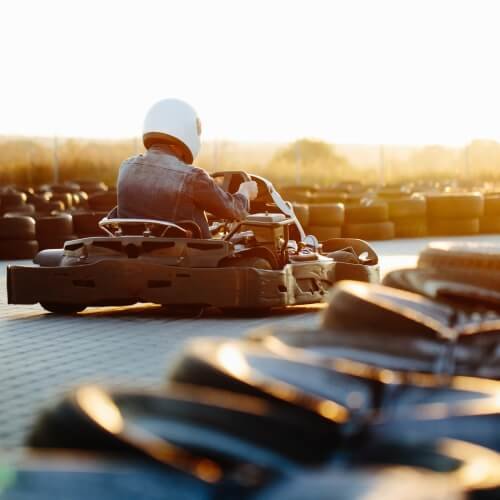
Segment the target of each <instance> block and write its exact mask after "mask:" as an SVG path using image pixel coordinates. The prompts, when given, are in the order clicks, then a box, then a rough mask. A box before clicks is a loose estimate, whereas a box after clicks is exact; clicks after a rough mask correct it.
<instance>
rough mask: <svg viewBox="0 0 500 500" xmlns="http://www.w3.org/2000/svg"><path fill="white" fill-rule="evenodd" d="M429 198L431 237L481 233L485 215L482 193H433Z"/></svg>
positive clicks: (428, 214) (429, 229)
mask: <svg viewBox="0 0 500 500" xmlns="http://www.w3.org/2000/svg"><path fill="white" fill-rule="evenodd" d="M426 198H427V228H428V232H429V235H431V236H460V235H473V234H478V233H479V221H480V218H481V217H482V216H483V214H484V198H483V195H482V194H481V193H439V194H437V193H433V194H428V195H427V196H426Z"/></svg>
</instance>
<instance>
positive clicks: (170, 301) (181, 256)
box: [7, 172, 379, 312]
mask: <svg viewBox="0 0 500 500" xmlns="http://www.w3.org/2000/svg"><path fill="white" fill-rule="evenodd" d="M214 177H215V178H216V179H217V180H218V181H220V183H221V186H222V187H223V188H224V189H226V190H228V191H230V192H234V191H235V190H236V189H237V187H238V186H239V184H240V183H241V182H243V181H245V180H249V179H252V180H255V181H256V182H257V183H258V187H259V196H258V197H257V199H256V200H255V201H254V202H252V206H251V209H250V214H249V216H248V217H247V219H246V220H244V221H241V222H237V223H235V222H231V221H223V220H212V221H211V222H212V225H211V231H212V233H213V238H212V239H210V240H207V239H200V238H197V237H194V236H196V235H197V233H198V231H197V227H193V223H191V222H187V223H186V224H182V223H179V224H173V223H170V222H165V221H155V220H142V219H118V218H116V217H113V213H111V214H110V215H108V217H107V218H105V219H103V220H102V221H101V223H100V225H101V228H102V229H104V231H106V232H107V233H108V236H103V237H92V238H82V239H77V240H71V241H68V242H66V243H65V245H64V249H62V250H46V251H42V252H40V253H39V254H38V255H37V257H36V258H35V260H34V262H35V264H38V266H17V265H12V266H9V267H8V270H7V286H8V300H9V303H10V304H35V303H38V302H39V303H41V304H42V306H44V307H45V308H46V309H48V310H51V311H53V312H77V311H80V310H83V309H84V308H85V307H87V306H108V305H130V304H134V303H136V302H153V303H157V304H163V305H200V306H216V307H221V308H244V309H261V308H271V307H279V306H287V305H293V304H309V303H315V302H321V301H322V300H323V297H324V296H325V294H326V292H327V290H328V289H329V288H330V287H331V286H332V284H333V283H335V282H336V281H339V280H341V279H354V280H360V281H367V282H376V281H378V280H379V266H378V257H377V255H376V253H375V252H374V250H373V249H372V248H371V247H370V245H369V244H368V243H366V242H364V241H362V240H355V239H344V238H337V239H332V240H328V241H325V242H323V243H322V244H319V243H318V241H317V240H316V238H314V237H312V236H306V235H305V233H304V230H303V228H302V227H301V225H300V223H299V221H298V220H297V218H296V217H295V214H294V212H293V208H292V206H291V205H290V204H289V203H287V202H284V201H283V200H282V198H281V197H280V195H279V194H278V193H277V192H276V191H275V190H274V188H273V186H272V184H271V183H269V182H268V181H267V180H265V179H263V178H261V177H257V176H248V175H247V174H245V173H244V172H223V173H218V174H214ZM345 249H348V251H349V252H350V253H351V254H353V255H354V257H355V263H352V260H349V261H348V262H345V261H344V262H343V261H341V260H339V259H336V258H335V254H334V252H336V251H338V250H345Z"/></svg>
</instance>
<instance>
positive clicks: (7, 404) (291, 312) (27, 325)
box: [0, 236, 500, 449]
mask: <svg viewBox="0 0 500 500" xmlns="http://www.w3.org/2000/svg"><path fill="white" fill-rule="evenodd" d="M443 239H444V238H443ZM446 240H455V241H468V240H470V238H446ZM474 240H475V241H490V242H497V243H500V237H498V236H494V237H480V238H479V237H478V238H475V239H474ZM429 241H431V239H428V238H421V239H408V240H394V241H386V242H377V243H374V244H373V246H374V247H375V249H376V250H377V252H378V253H379V255H380V256H381V269H382V274H385V273H386V272H387V271H389V270H391V269H398V268H402V267H412V266H413V265H414V264H415V262H416V259H417V255H418V252H419V251H420V250H421V249H422V248H423V247H424V246H425V245H426V244H427V243H428V242H429ZM7 264H8V263H7V262H1V263H0V448H3V449H6V448H11V447H17V446H20V445H22V443H23V440H24V437H25V435H26V433H27V432H28V431H29V429H30V427H31V425H32V424H33V421H34V419H35V417H36V415H37V413H38V411H39V410H40V409H41V408H43V407H44V406H46V405H47V404H50V402H52V401H54V399H55V398H57V397H58V396H60V395H61V394H64V393H65V392H66V391H68V390H69V389H71V388H73V387H75V386H77V385H79V384H81V383H86V382H96V383H102V384H106V385H108V386H116V385H121V386H123V385H125V386H128V387H146V388H157V387H161V384H162V383H163V379H164V377H165V373H166V371H167V369H168V366H169V364H171V363H172V360H173V359H174V358H175V356H176V355H177V353H178V352H179V350H180V348H181V346H182V344H183V343H184V342H185V341H187V340H189V339H191V338H194V337H200V336H203V337H206V336H229V337H240V336H242V335H244V334H245V332H247V331H248V330H251V329H254V328H257V327H259V326H262V325H266V324H273V323H281V324H291V325H294V326H297V325H309V326H311V325H315V324H317V323H318V322H319V321H320V315H319V314H318V313H320V312H321V310H322V309H323V308H324V307H325V305H319V304H318V305H312V306H308V307H301V306H296V307H290V308H287V309H283V310H278V311H273V312H271V313H270V314H269V315H266V316H265V317H261V318H234V317H230V318H229V317H225V316H223V315H222V314H221V313H218V312H217V311H216V310H209V311H207V312H206V313H205V314H204V315H203V317H201V318H172V317H168V316H167V315H165V312H164V311H162V309H161V308H160V307H158V306H155V305H150V304H139V305H136V306H131V307H107V308H89V309H87V310H85V312H83V313H81V314H79V315H77V316H71V317H64V316H56V315H53V314H50V313H47V312H45V311H44V310H43V309H42V308H41V307H40V306H39V305H34V306H9V305H7V294H6V284H5V276H6V267H7ZM16 264H23V265H24V264H26V265H29V264H30V262H29V261H17V262H16ZM207 286H209V285H207Z"/></svg>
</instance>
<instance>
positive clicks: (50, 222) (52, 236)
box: [36, 214, 77, 250]
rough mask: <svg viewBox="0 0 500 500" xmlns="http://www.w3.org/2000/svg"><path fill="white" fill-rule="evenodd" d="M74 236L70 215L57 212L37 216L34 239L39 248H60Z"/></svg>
mask: <svg viewBox="0 0 500 500" xmlns="http://www.w3.org/2000/svg"><path fill="white" fill-rule="evenodd" d="M76 238H77V236H76V235H75V234H74V233H73V220H72V217H71V215H69V214H57V215H50V216H45V217H38V218H37V221H36V239H37V240H38V245H39V247H40V250H45V249H48V248H62V247H63V246H64V243H65V242H66V241H68V240H74V239H76Z"/></svg>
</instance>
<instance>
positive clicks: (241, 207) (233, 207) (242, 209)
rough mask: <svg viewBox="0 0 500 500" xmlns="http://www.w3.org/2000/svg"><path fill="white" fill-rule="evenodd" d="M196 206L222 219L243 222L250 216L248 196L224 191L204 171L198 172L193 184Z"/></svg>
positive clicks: (192, 193)
mask: <svg viewBox="0 0 500 500" xmlns="http://www.w3.org/2000/svg"><path fill="white" fill-rule="evenodd" d="M190 191H191V196H192V198H193V201H194V203H195V205H196V206H197V207H198V208H200V209H202V210H205V211H206V212H209V213H211V214H212V215H215V216H216V217H221V218H222V219H235V220H243V219H245V217H246V216H247V215H248V209H249V206H248V205H249V202H248V200H247V198H246V196H244V195H242V194H240V193H236V194H230V193H228V192H226V191H224V190H223V189H222V188H221V187H220V186H219V185H218V184H217V183H216V182H215V181H214V180H213V179H212V177H210V176H209V175H208V173H207V172H205V171H204V170H201V169H200V170H198V171H197V173H196V174H195V175H194V176H193V179H192V182H191V190H190Z"/></svg>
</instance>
